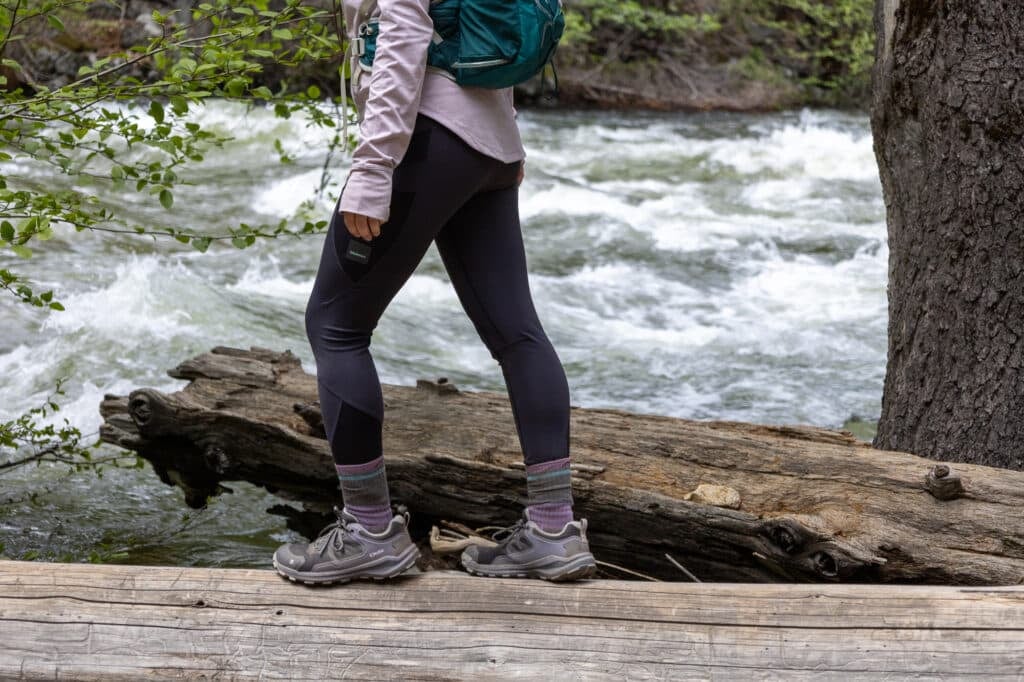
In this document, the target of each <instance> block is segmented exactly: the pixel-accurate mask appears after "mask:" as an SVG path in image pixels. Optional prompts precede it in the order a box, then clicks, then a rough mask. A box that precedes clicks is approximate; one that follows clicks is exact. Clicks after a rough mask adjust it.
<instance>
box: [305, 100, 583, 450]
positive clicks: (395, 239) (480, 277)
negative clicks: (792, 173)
mask: <svg viewBox="0 0 1024 682" xmlns="http://www.w3.org/2000/svg"><path fill="white" fill-rule="evenodd" d="M518 170H519V162H518V161H516V162H512V163H503V162H501V161H498V160H497V159H494V158H491V157H489V156H486V155H484V154H481V153H480V152H478V151H476V150H474V149H473V148H471V147H469V146H468V145H467V144H466V143H465V142H463V141H462V140H461V139H460V138H459V137H458V136H456V135H455V134H454V133H452V132H451V131H450V130H448V129H447V128H445V127H444V126H442V125H441V124H440V123H438V122H436V121H434V120H433V119H430V118H428V117H426V116H424V115H422V114H420V115H419V116H417V119H416V125H415V128H414V130H413V134H412V137H411V139H410V142H409V148H408V151H407V152H406V154H405V156H404V157H403V159H402V162H401V163H400V164H399V165H398V166H397V167H396V168H395V172H394V180H393V190H392V195H391V210H390V217H389V219H388V222H387V223H385V224H384V225H382V226H381V233H380V236H379V237H376V238H374V239H373V240H372V241H371V242H368V243H367V242H364V241H362V240H360V239H358V238H355V237H352V236H351V235H350V234H349V233H348V230H346V229H345V226H344V221H343V220H342V218H341V215H340V214H338V212H337V207H335V213H334V217H333V219H332V220H331V224H330V227H329V228H328V230H327V237H326V239H325V241H324V248H323V253H322V254H321V257H320V267H319V270H318V271H317V275H316V282H315V283H314V285H313V292H312V294H311V296H310V299H309V304H308V305H307V307H306V333H307V334H308V336H309V341H310V345H311V346H312V348H313V355H314V357H315V358H316V367H317V385H318V388H319V394H320V407H321V409H322V411H323V417H324V427H325V429H326V431H327V439H328V441H329V442H330V444H331V452H332V453H333V455H334V460H335V462H337V463H338V464H360V463H363V462H368V461H370V460H372V459H375V458H376V457H378V456H380V455H381V423H382V421H383V418H384V401H383V398H382V396H381V390H380V380H379V379H378V378H377V370H376V368H375V367H374V363H373V358H372V357H371V355H370V335H371V333H372V332H373V330H374V328H375V327H376V326H377V321H378V320H379V319H380V316H381V315H382V314H383V312H384V309H385V308H386V307H387V306H388V304H389V303H390V302H391V299H393V298H394V296H395V294H397V293H398V290H399V289H400V288H401V287H402V285H403V284H405V282H406V280H408V279H409V276H410V275H412V273H413V271H414V270H415V269H416V266H417V265H418V264H419V262H420V260H421V259H422V258H423V254H424V253H426V250H427V248H428V247H429V246H430V242H431V241H433V240H436V241H437V247H438V251H440V253H441V259H442V260H443V261H444V266H445V269H446V270H447V271H448V276H449V277H450V278H451V281H452V284H453V285H454V286H455V291H456V292H457V293H458V296H459V300H460V301H461V302H462V306H463V308H464V309H465V310H466V313H467V314H468V315H469V317H470V319H471V320H472V321H473V325H474V326H475V327H476V330H477V332H478V333H479V334H480V338H482V339H483V341H484V343H485V344H486V345H487V348H488V350H490V352H491V355H492V356H493V357H494V358H495V359H496V360H497V361H498V362H499V363H500V365H501V368H502V372H503V374H504V377H505V384H506V386H507V387H508V391H509V396H510V398H511V402H512V412H513V415H514V417H515V423H516V429H517V431H518V433H519V441H520V444H521V445H522V448H523V453H524V458H525V463H526V464H536V463H539V462H546V461H549V460H552V459H560V458H563V457H568V455H569V387H568V384H567V382H566V378H565V372H564V370H563V369H562V365H561V363H560V362H559V360H558V356H557V355H556V354H555V350H554V348H553V347H552V346H551V342H550V341H548V338H547V336H546V335H545V333H544V329H543V328H542V327H541V324H540V321H539V320H538V319H537V313H536V311H535V310H534V306H533V300H532V299H531V297H530V288H529V282H528V280H527V274H526V254H525V252H524V250H523V238H522V233H521V231H520V225H519V206H518V201H519V199H518V195H519V190H518V186H517V182H516V178H517V174H518ZM342 191H343V192H344V190H342ZM367 247H368V248H367ZM367 251H368V253H367Z"/></svg>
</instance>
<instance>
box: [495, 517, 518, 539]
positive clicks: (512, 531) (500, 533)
mask: <svg viewBox="0 0 1024 682" xmlns="http://www.w3.org/2000/svg"><path fill="white" fill-rule="evenodd" d="M525 527H526V519H525V518H520V519H519V520H518V521H516V522H515V523H513V524H512V525H511V526H505V527H503V528H499V529H498V530H496V531H494V532H493V533H491V539H492V540H494V541H495V542H497V543H498V544H508V543H509V542H511V541H512V539H513V538H514V537H515V536H516V534H517V533H519V532H520V531H521V530H522V529H524V528H525Z"/></svg>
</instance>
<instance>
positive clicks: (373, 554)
mask: <svg viewBox="0 0 1024 682" xmlns="http://www.w3.org/2000/svg"><path fill="white" fill-rule="evenodd" d="M383 552H384V550H383V549H378V550H377V551H376V552H370V556H371V557H375V556H377V555H378V554H382V553H383Z"/></svg>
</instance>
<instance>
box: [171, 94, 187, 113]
mask: <svg viewBox="0 0 1024 682" xmlns="http://www.w3.org/2000/svg"><path fill="white" fill-rule="evenodd" d="M171 109H173V110H174V113H176V114H177V115H178V116H184V115H185V114H187V113H188V100H187V99H185V98H184V97H182V96H181V95H174V96H173V97H171Z"/></svg>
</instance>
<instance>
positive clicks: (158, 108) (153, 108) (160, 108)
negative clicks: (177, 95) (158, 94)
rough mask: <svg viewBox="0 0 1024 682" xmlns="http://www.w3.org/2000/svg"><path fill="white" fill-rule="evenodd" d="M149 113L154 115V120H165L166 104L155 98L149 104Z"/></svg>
mask: <svg viewBox="0 0 1024 682" xmlns="http://www.w3.org/2000/svg"><path fill="white" fill-rule="evenodd" d="M149 115H150V116H152V117H153V120H154V121H156V122H157V123H163V122H164V105H163V104H160V102H158V101H156V100H153V101H152V102H150V104H149Z"/></svg>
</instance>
